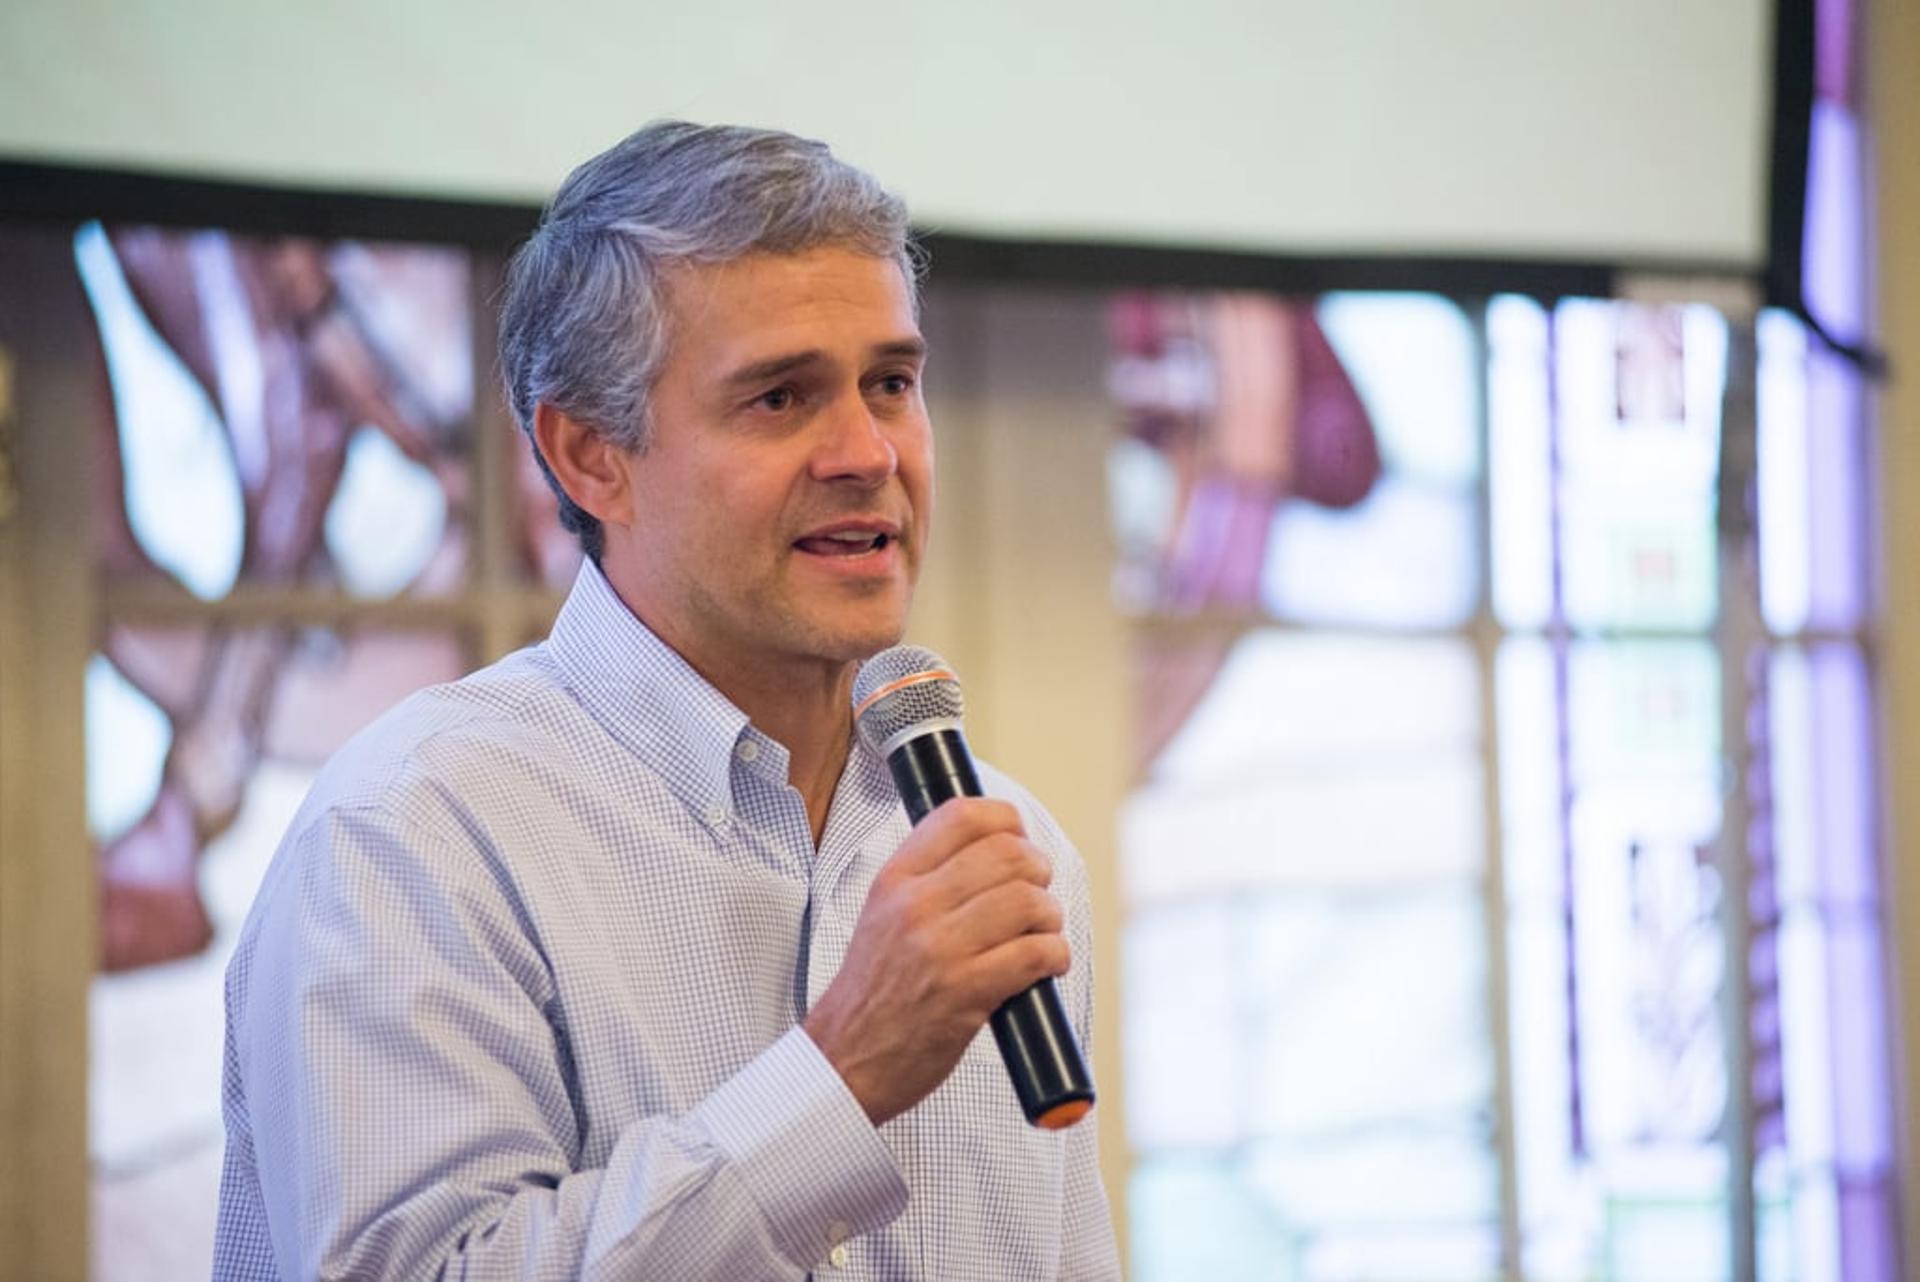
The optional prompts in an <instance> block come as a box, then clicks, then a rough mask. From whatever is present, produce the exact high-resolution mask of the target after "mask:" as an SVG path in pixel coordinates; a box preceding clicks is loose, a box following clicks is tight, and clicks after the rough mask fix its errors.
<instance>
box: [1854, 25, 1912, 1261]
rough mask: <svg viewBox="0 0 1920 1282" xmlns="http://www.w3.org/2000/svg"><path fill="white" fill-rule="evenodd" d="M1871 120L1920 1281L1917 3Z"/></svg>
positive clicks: (1885, 646) (1907, 1065)
mask: <svg viewBox="0 0 1920 1282" xmlns="http://www.w3.org/2000/svg"><path fill="white" fill-rule="evenodd" d="M1867 19H1868V27H1867V37H1868V38H1867V41H1866V48H1867V49H1868V50H1869V57H1870V59H1871V65H1870V67H1869V76H1870V79H1869V86H1870V89H1871V92H1872V97H1871V99H1870V102H1869V107H1868V111H1869V118H1870V120H1871V121H1872V123H1873V125H1874V132H1875V150H1876V152H1877V157H1876V160H1877V165H1878V169H1879V175H1878V177H1879V185H1880V190H1879V210H1878V222H1879V256H1878V276H1879V304H1880V326H1879V332H1880V335H1881V337H1882V339H1883V341H1884V342H1885V344H1886V347H1887V350H1888V352H1889V354H1890V356H1891V358H1892V361H1893V371H1894V375H1893V378H1892V379H1891V380H1890V381H1889V382H1888V384H1887V385H1886V387H1885V389H1884V392H1883V394H1882V395H1881V397H1880V406H1879V408H1880V424H1879V427H1880V441H1881V487H1880V500H1881V507H1882V520H1883V539H1884V542H1883V544H1882V546H1883V549H1884V551H1883V564H1884V567H1885V574H1884V580H1885V590H1886V617H1885V624H1884V631H1883V633H1882V636H1881V645H1882V650H1881V655H1882V663H1883V671H1884V673H1885V678H1884V679H1885V690H1884V699H1885V705H1884V706H1885V715H1886V754H1887V756H1886V796H1887V798H1888V803H1889V804H1888V820H1889V825H1890V828H1889V836H1890V840H1889V842H1888V881H1889V892H1890V896H1891V912H1890V913H1889V920H1888V925H1889V928H1890V930H1891V932H1892V937H1893V941H1894V948H1893V964H1894V969H1895V974H1894V988H1895V992H1896V994H1897V997H1896V1001H1897V1004H1898V1012H1899V1015H1898V1019H1897V1021H1896V1037H1897V1041H1898V1043H1899V1046H1900V1051H1901V1082H1902V1086H1903V1095H1904V1099H1903V1100H1902V1105H1903V1107H1902V1108H1901V1110H1900V1116H1901V1117H1902V1118H1903V1119H1904V1131H1903V1134H1902V1136H1901V1165H1902V1169H1903V1170H1904V1171H1905V1172H1906V1176H1907V1178H1906V1185H1905V1188H1904V1190H1903V1197H1902V1205H1903V1206H1904V1207H1905V1211H1906V1220H1905V1223H1904V1225H1903V1228H1904V1232H1905V1241H1906V1277H1907V1278H1908V1279H1909V1282H1912V1280H1913V1279H1920V786H1917V785H1920V575H1916V573H1915V566H1914V563H1913V558H1914V556H1915V554H1916V553H1920V7H1916V6H1915V5H1914V4H1912V3H1911V2H1910V0H1870V3H1869V5H1868V14H1867Z"/></svg>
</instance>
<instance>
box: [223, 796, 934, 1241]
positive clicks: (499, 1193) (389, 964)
mask: <svg viewBox="0 0 1920 1282" xmlns="http://www.w3.org/2000/svg"><path fill="white" fill-rule="evenodd" d="M419 827H420V825H408V824H405V823H402V822H401V821H399V820H397V819H396V818H395V817H394V816H393V815H391V814H389V813H387V812H386V811H384V810H382V809H378V808H372V807H368V808H360V809H341V810H336V811H333V812H331V813H328V814H324V815H321V816H318V817H316V818H315V819H313V820H312V821H311V822H309V823H307V824H306V826H305V827H304V828H303V829H302V830H300V831H299V832H298V833H297V834H296V835H295V836H294V837H293V838H292V839H291V843H292V848H291V849H288V850H283V851H282V852H281V858H282V860H284V861H286V866H285V868H284V869H283V871H284V874H285V875H284V876H283V877H281V878H279V879H277V880H276V883H275V884H274V885H273V887H272V888H271V893H270V894H269V895H267V896H264V897H263V899H262V902H261V904H260V905H259V907H258V908H257V909H256V917H257V920H256V921H255V922H254V923H253V924H252V934H253V942H254V948H253V950H252V951H251V953H250V954H249V953H246V952H245V951H244V949H243V952H242V954H239V955H237V956H236V962H235V969H234V971H233V972H232V973H230V975H229V981H228V982H229V988H230V994H229V997H230V1017H231V1018H232V1019H233V1021H234V1024H235V1027H234V1028H233V1029H231V1030H230V1035H231V1049H232V1065H231V1067H232V1071H233V1072H235V1073H236V1074H237V1075H238V1078H239V1085H240V1087H241V1094H242V1096H243V1098H244V1100H245V1114H246V1119H247V1129H248V1131H249V1138H250V1140H251V1148H252V1158H253V1162H254V1164H255V1176H256V1178H257V1181H258V1186H259V1201H260V1204H261V1206H262V1208H263V1210H264V1213H265V1217H266V1220H267V1225H268V1230H269V1236H270V1238H271V1245H272V1253H273V1256H274V1260H275V1268H276V1271H277V1272H278V1273H279V1274H280V1276H282V1277H286V1278H309V1277H428V1276H444V1277H468V1278H493V1277H500V1278H555V1279H559V1278H573V1277H583V1278H601V1277H615V1276H618V1277H676V1278H678V1277H725V1278H739V1279H757V1278H799V1277H801V1276H803V1275H804V1274H805V1273H806V1271H807V1270H808V1269H809V1268H811V1267H813V1266H815V1265H816V1264H818V1263H819V1262H820V1261H822V1260H824V1259H825V1258H826V1256H827V1253H828V1252H829V1250H830V1249H831V1247H832V1245H833V1243H834V1242H836V1241H838V1240H840V1238H842V1237H845V1236H848V1235H850V1234H860V1233H866V1232H871V1231H872V1230H874V1229H876V1228H879V1227H881V1226H882V1225H884V1224H886V1223H888V1222H889V1221H891V1220H892V1219H893V1218H894V1217H895V1216H897V1215H899V1213H900V1212H901V1211H902V1210H903V1209H904V1207H905V1205H906V1198H907V1190H906V1185H905V1182H904V1181H903V1179H902V1178H901V1175H900V1172H899V1170H898V1168H897V1166H896V1165H895V1163H894V1160H893V1157H892V1154H891V1153H890V1151H889V1150H888V1149H887V1147H886V1145H885V1144H884V1142H883V1141H882V1140H881V1139H880V1137H879V1135H878V1134H877V1132H876V1131H875V1130H874V1128H873V1126H872V1125H871V1123H870V1122H869V1121H868V1119H867V1117H866V1115H865V1113H864V1112H863V1111H862V1110H861V1109H860V1106H859V1104H858V1102H857V1101H855V1100H854V1098H853V1096H852V1094H851V1093H850V1092H849V1091H848V1090H847V1089H846V1086H845V1084H844V1083H843V1082H842V1081H841V1079H840V1077H839V1076H838V1074H836V1073H835V1072H834V1071H833V1069H832V1067H831V1066H830V1065H829V1064H828V1063H827V1061H826V1059H825V1057H824V1056H823V1055H821V1053H820V1051H819V1050H818V1048H817V1047H815V1046H814V1044H813V1043H812V1041H811V1040H810V1039H808V1037H807V1036H806V1034H805V1033H804V1032H803V1031H802V1030H800V1029H798V1028H795V1029H792V1030H790V1031H789V1032H788V1033H787V1034H785V1035H784V1036H783V1037H781V1038H780V1039H779V1040H777V1041H776V1042H774V1043H773V1044H772V1045H771V1046H769V1047H767V1048H766V1049H765V1050H764V1051H763V1052H761V1053H760V1054H759V1055H758V1056H757V1057H756V1058H754V1059H753V1060H751V1061H749V1062H748V1063H747V1064H746V1065H745V1066H744V1067H742V1068H741V1069H740V1070H739V1071H738V1072H736V1073H735V1074H734V1075H733V1076H732V1077H730V1078H728V1079H727V1080H725V1081H724V1082H723V1083H721V1084H720V1085H719V1086H718V1087H717V1088H716V1089H715V1090H714V1091H713V1092H712V1093H711V1094H709V1095H708V1096H707V1097H706V1098H705V1099H704V1100H702V1101H700V1102H699V1103H698V1104H697V1105H695V1106H694V1107H693V1108H691V1109H689V1110H688V1111H687V1112H685V1113H684V1114H683V1115H680V1116H665V1115H662V1116H655V1117H645V1118H641V1119H639V1120H637V1121H635V1122H633V1123H631V1124H630V1125H628V1126H627V1128H626V1129H625V1130H624V1131H623V1132H622V1133H621V1135H620V1137H619V1139H618V1141H617V1142H616V1143H615V1145H614V1147H613V1150H612V1153H611V1156H610V1157H609V1160H608V1161H607V1164H606V1166H605V1167H604V1168H602V1169H598V1170H577V1169H575V1162H574V1155H575V1154H576V1153H577V1152H578V1151H579V1147H580V1143H581V1137H580V1135H579V1134H578V1133H577V1132H578V1127H577V1122H576V1115H575V1113H574V1110H573V1107H572V1103H571V1098H572V1088H573V1083H572V1079H571V1072H570V1067H569V1065H568V1063H567V1061H566V1052H565V1046H564V1038H563V1036H562V1035H561V1033H560V1032H559V1030H557V1029H556V1027H555V1025H554V1023H553V1022H552V1020H551V1019H550V1018H549V1011H550V1010H551V1009H552V1007H553V997H554V994H553V986H552V981H551V977H550V975H549V974H548V973H547V970H546V964H545V959H544V957H543V956H542V954H541V952H540V949H539V947H538V943H537V940H536V939H535V938H534V937H533V935H532V932H531V931H530V930H529V929H527V928H526V924H525V922H524V919H523V917H522V916H521V913H520V911H519V909H518V905H517V903H516V901H515V898H514V896H513V894H512V893H511V889H510V887H508V886H505V885H503V884H502V882H501V881H500V879H499V878H497V877H496V876H495V874H494V872H493V870H492V869H491V868H490V867H489V865H488V863H487V862H486V860H485V859H483V858H481V857H480V856H479V854H478V852H476V851H475V850H472V849H464V848H462V847H461V846H460V844H459V843H458V842H457V841H449V840H446V839H445V838H444V837H442V838H440V839H437V840H436V838H435V835H434V834H432V833H431V832H422V831H419V830H418V829H419Z"/></svg>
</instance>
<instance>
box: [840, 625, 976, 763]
mask: <svg viewBox="0 0 1920 1282" xmlns="http://www.w3.org/2000/svg"><path fill="white" fill-rule="evenodd" d="M945 671H950V669H948V668H947V661H946V660H945V659H942V658H941V657H940V656H939V655H937V654H935V653H934V652H933V651H931V650H928V649H925V648H923V647H921V646H917V645H897V646H894V647H893V648H892V649H891V650H882V651H881V652H880V653H879V654H876V655H874V656H873V657H872V658H871V659H868V660H867V661H866V662H865V663H864V664H862V665H861V666H860V672H859V674H858V675H857V676H855V677H854V679H853V703H854V706H855V707H856V708H857V707H859V706H860V705H861V704H863V703H865V702H866V701H867V699H868V698H869V697H871V696H872V694H873V692H874V691H876V690H884V689H886V687H888V686H890V685H892V684H893V683H894V682H896V681H900V680H902V679H904V678H906V677H912V676H917V675H919V674H920V673H923V672H945ZM965 711H966V701H965V700H964V699H963V698H962V697H961V694H960V683H959V682H958V681H957V680H955V679H954V678H953V677H951V676H947V677H941V678H937V679H934V680H930V681H915V682H914V683H912V684H911V685H904V686H901V687H900V688H899V689H898V690H894V691H892V692H890V693H888V694H886V695H883V696H882V697H880V698H879V699H876V700H874V703H873V706H872V707H870V708H868V709H867V710H866V711H865V712H862V713H861V714H860V724H859V731H860V738H861V740H862V741H863V742H864V743H865V744H866V745H867V747H869V748H870V749H872V750H873V751H874V752H879V751H880V750H881V748H882V746H883V745H885V744H886V743H887V741H888V740H890V739H892V738H893V737H894V736H895V735H897V734H899V733H900V732H901V731H903V730H906V729H907V728H908V727H910V726H916V725H919V724H920V723H922V722H925V721H958V720H959V719H960V718H961V716H962V715H963V714H964V713H965Z"/></svg>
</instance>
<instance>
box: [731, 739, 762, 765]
mask: <svg viewBox="0 0 1920 1282" xmlns="http://www.w3.org/2000/svg"><path fill="white" fill-rule="evenodd" d="M733 755H734V756H736V757H738V758H740V760H742V761H752V760H753V759H754V758H755V757H757V756H759V755H760V745H759V744H757V743H755V742H754V741H753V740H751V739H742V740H741V741H740V746H739V747H737V748H735V749H734V750H733Z"/></svg>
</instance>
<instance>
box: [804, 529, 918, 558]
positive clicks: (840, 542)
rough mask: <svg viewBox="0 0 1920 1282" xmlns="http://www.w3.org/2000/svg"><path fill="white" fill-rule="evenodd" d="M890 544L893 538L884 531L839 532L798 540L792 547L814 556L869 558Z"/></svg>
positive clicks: (884, 549)
mask: <svg viewBox="0 0 1920 1282" xmlns="http://www.w3.org/2000/svg"><path fill="white" fill-rule="evenodd" d="M892 542H893V536H892V535H891V534H888V533H887V532H886V531H884V530H841V531H839V532H837V533H834V534H816V535H813V536H811V537H809V538H804V539H800V540H798V541H796V542H795V543H794V546H795V547H797V548H799V549H800V550H801V551H802V552H811V553H813V554H814V555H815V556H871V555H872V554H873V553H875V552H884V551H886V549H887V548H888V546H889V545H891V544H892Z"/></svg>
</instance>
